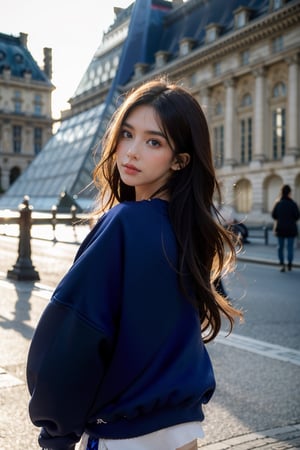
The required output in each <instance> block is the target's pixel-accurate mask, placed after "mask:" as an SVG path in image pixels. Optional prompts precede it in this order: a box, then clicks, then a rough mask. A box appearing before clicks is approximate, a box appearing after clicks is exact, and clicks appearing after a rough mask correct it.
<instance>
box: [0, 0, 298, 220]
mask: <svg viewBox="0 0 300 450" xmlns="http://www.w3.org/2000/svg"><path fill="white" fill-rule="evenodd" d="M115 12H116V16H115V20H114V22H113V24H112V25H111V26H110V27H109V28H108V30H107V32H106V33H104V35H103V38H102V42H101V43H100V45H99V46H98V48H97V50H96V52H95V55H94V57H93V59H92V61H91V62H90V64H89V66H88V68H87V70H86V72H85V73H84V74H83V76H82V79H81V81H80V83H79V85H78V88H77V89H76V91H75V93H74V95H73V97H72V98H71V99H70V105H71V109H70V110H68V111H66V112H65V114H63V115H62V123H61V127H60V129H59V130H58V132H57V133H56V134H55V136H53V138H52V139H50V141H49V142H48V143H47V144H46V146H45V148H44V149H43V151H42V152H41V154H40V155H38V157H37V158H36V160H35V161H34V164H32V165H31V166H30V167H29V168H28V170H27V171H26V173H25V174H24V176H23V177H21V179H20V180H19V182H18V183H17V184H16V186H13V187H12V189H10V190H9V192H7V195H6V196H5V198H3V199H0V207H1V205H5V206H6V205H9V204H11V205H15V204H17V202H18V201H19V199H20V196H21V194H22V193H23V192H24V190H25V189H26V191H27V193H28V194H29V195H30V196H31V197H32V198H33V200H34V201H35V202H36V205H37V207H38V208H40V209H49V208H51V204H54V203H55V202H56V201H57V198H58V197H59V195H60V192H61V191H67V192H68V194H69V195H71V196H75V197H76V201H78V202H79V204H80V205H81V207H82V208H83V209H85V208H89V205H91V204H92V201H93V194H94V193H93V191H92V190H91V189H90V188H88V189H86V188H85V186H89V185H90V182H91V174H92V170H93V167H94V163H95V158H94V156H95V155H94V149H95V146H96V145H97V142H99V141H100V140H101V136H102V135H103V132H104V130H105V126H106V124H107V121H108V120H109V118H110V116H111V114H112V113H113V111H114V109H115V105H116V102H115V100H116V99H119V98H120V94H122V93H123V92H126V91H128V90H130V89H131V88H133V87H135V86H137V85H139V84H141V83H143V82H144V81H147V80H149V79H153V78H157V77H160V76H162V75H163V76H165V75H167V77H168V78H169V79H170V80H171V81H174V82H177V83H180V84H181V85H183V86H185V87H186V88H188V89H190V91H191V92H192V93H193V95H194V96H195V98H196V99H197V100H198V101H199V103H200V104H201V105H202V107H203V109H204V111H205V114H206V116H207V119H208V123H209V127H210V131H211V143H212V150H213V156H214V162H215V167H216V170H217V175H218V178H219V181H220V184H221V186H222V192H223V199H224V203H225V205H226V208H227V212H228V211H229V212H230V216H231V217H235V218H237V219H240V220H245V221H248V222H249V223H259V224H262V223H269V222H270V221H271V218H270V211H271V209H272V206H273V203H274V201H275V199H276V197H277V196H278V194H279V190H280V187H281V186H282V184H286V183H288V184H290V186H291V188H292V191H293V192H292V194H293V197H294V199H295V200H296V201H297V202H298V204H300V130H299V129H300V126H299V125H300V112H299V111H300V71H299V55H300V1H299V0H226V2H224V1H222V0H188V1H186V2H183V1H182V0H173V1H167V0H136V1H135V2H133V3H132V4H131V5H130V6H129V7H128V8H126V9H120V8H115Z"/></svg>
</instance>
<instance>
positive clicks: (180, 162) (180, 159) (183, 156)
mask: <svg viewBox="0 0 300 450" xmlns="http://www.w3.org/2000/svg"><path fill="white" fill-rule="evenodd" d="M190 159H191V156H190V155H189V154H188V153H179V154H178V155H176V159H175V161H174V162H173V164H172V166H171V169H172V170H181V169H184V168H185V167H186V166H187V165H188V163H189V162H190Z"/></svg>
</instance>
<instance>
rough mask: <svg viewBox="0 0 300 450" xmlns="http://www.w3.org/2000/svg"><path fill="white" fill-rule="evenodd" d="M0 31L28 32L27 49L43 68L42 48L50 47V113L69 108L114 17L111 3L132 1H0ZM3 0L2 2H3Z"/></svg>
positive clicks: (129, 1) (57, 116)
mask: <svg viewBox="0 0 300 450" xmlns="http://www.w3.org/2000/svg"><path fill="white" fill-rule="evenodd" d="M1 2H3V3H2V8H1V14H0V32H1V33H5V34H9V35H13V36H19V34H20V32H22V33H27V34H28V42H27V46H28V50H29V51H30V53H31V54H32V56H33V58H34V59H35V60H36V62H37V63H38V65H39V66H40V67H43V56H44V55H43V48H44V47H50V48H52V70H53V75H52V83H53V84H54V86H55V87H56V89H55V90H54V91H53V93H52V114H53V117H54V118H59V116H60V111H61V110H64V109H67V108H69V104H68V99H69V98H70V97H71V96H72V95H73V94H74V92H75V90H76V88H77V86H78V84H79V82H80V80H81V78H82V76H83V74H84V72H85V70H86V68H87V66H88V65H89V63H90V61H91V59H92V57H93V55H94V53H95V51H96V49H97V47H98V45H99V44H100V42H101V39H102V35H103V32H104V31H107V29H108V28H109V26H110V25H111V23H112V22H113V19H114V12H113V8H114V6H117V7H126V6H128V5H130V4H131V3H132V2H133V0H112V1H110V0H75V1H74V0H51V1H50V0H48V1H41V0H26V1H24V0H10V1H9V2H8V1H5V0H0V3H1ZM4 3H5V5H4Z"/></svg>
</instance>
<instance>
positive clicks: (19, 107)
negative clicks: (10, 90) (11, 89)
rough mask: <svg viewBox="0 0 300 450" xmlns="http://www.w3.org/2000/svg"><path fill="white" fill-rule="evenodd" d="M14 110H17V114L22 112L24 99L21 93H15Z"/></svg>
mask: <svg viewBox="0 0 300 450" xmlns="http://www.w3.org/2000/svg"><path fill="white" fill-rule="evenodd" d="M14 109H15V113H17V114H19V113H21V112H22V97H21V92H20V91H15V95H14Z"/></svg>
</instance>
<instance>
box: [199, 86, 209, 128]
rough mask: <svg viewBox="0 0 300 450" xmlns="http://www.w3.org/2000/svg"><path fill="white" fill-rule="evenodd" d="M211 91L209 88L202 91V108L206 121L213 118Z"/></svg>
mask: <svg viewBox="0 0 300 450" xmlns="http://www.w3.org/2000/svg"><path fill="white" fill-rule="evenodd" d="M210 100H211V99H210V89H209V88H208V87H203V88H202V89H200V106H201V108H202V110H203V112H204V114H205V117H206V120H209V118H210V117H211V111H210V108H211V101H210Z"/></svg>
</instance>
